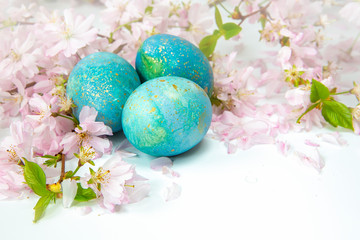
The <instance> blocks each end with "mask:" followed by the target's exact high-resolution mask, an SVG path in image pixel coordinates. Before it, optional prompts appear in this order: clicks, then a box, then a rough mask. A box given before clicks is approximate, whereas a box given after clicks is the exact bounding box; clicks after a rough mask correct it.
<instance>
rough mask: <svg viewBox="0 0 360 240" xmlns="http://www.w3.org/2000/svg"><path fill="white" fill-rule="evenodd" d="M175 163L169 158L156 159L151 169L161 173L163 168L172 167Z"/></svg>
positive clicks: (151, 163)
mask: <svg viewBox="0 0 360 240" xmlns="http://www.w3.org/2000/svg"><path fill="white" fill-rule="evenodd" d="M172 165H173V162H172V161H171V159H170V158H168V157H159V158H155V159H154V160H152V161H151V162H150V168H151V169H153V170H155V171H161V170H162V168H163V167H172Z"/></svg>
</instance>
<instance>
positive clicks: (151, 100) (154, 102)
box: [122, 77, 212, 156]
mask: <svg viewBox="0 0 360 240" xmlns="http://www.w3.org/2000/svg"><path fill="white" fill-rule="evenodd" d="M211 116H212V109H211V103H210V99H209V97H208V96H207V94H206V92H205V91H204V90H203V89H202V88H201V87H200V86H199V85H197V84H196V83H194V82H192V81H190V80H188V79H185V78H181V77H159V78H156V79H153V80H150V81H147V82H145V83H143V84H142V85H140V86H139V87H138V88H137V89H136V90H135V91H134V92H133V93H132V94H131V95H130V97H129V98H128V100H127V101H126V104H125V107H124V110H123V117H122V125H123V131H124V134H125V136H126V137H127V139H128V140H129V141H130V143H131V144H133V145H134V147H136V148H137V149H139V150H140V151H142V152H145V153H147V154H150V155H153V156H173V155H177V154H180V153H183V152H185V151H187V150H189V149H191V148H192V147H194V146H195V145H197V144H198V143H199V142H200V141H201V140H202V139H203V137H204V136H205V134H206V132H207V130H208V129H209V127H210V123H211Z"/></svg>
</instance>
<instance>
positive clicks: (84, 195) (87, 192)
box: [75, 183, 96, 202]
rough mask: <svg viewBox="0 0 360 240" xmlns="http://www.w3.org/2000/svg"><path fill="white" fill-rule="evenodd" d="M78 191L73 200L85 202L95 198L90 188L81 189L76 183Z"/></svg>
mask: <svg viewBox="0 0 360 240" xmlns="http://www.w3.org/2000/svg"><path fill="white" fill-rule="evenodd" d="M77 185H78V189H77V192H76V196H75V200H76V201H79V202H86V201H89V200H91V199H94V198H96V193H95V192H94V190H92V189H91V188H86V189H85V188H82V187H81V184H80V183H78V184H77Z"/></svg>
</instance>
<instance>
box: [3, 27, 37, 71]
mask: <svg viewBox="0 0 360 240" xmlns="http://www.w3.org/2000/svg"><path fill="white" fill-rule="evenodd" d="M17 31H19V32H20V31H25V32H26V30H25V29H24V28H19V29H17ZM25 36H26V38H25ZM13 37H14V39H11V43H10V44H9V46H8V48H7V49H4V51H6V53H7V55H6V57H5V58H4V59H2V60H1V58H0V71H1V72H2V75H3V76H2V77H4V76H5V77H10V76H12V77H13V76H16V74H17V73H21V74H22V75H23V76H25V77H33V76H34V75H35V74H37V73H38V72H39V70H38V67H37V61H38V59H39V58H40V50H39V49H38V48H36V44H35V36H34V35H33V34H32V33H29V34H20V33H15V36H13Z"/></svg>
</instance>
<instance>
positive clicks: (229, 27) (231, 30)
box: [222, 22, 242, 40]
mask: <svg viewBox="0 0 360 240" xmlns="http://www.w3.org/2000/svg"><path fill="white" fill-rule="evenodd" d="M222 29H223V30H224V37H225V39H226V40H228V39H230V38H232V37H234V36H236V35H238V34H239V33H240V32H241V29H242V28H241V27H240V26H239V25H237V24H235V23H232V22H230V23H225V24H223V25H222Z"/></svg>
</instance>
